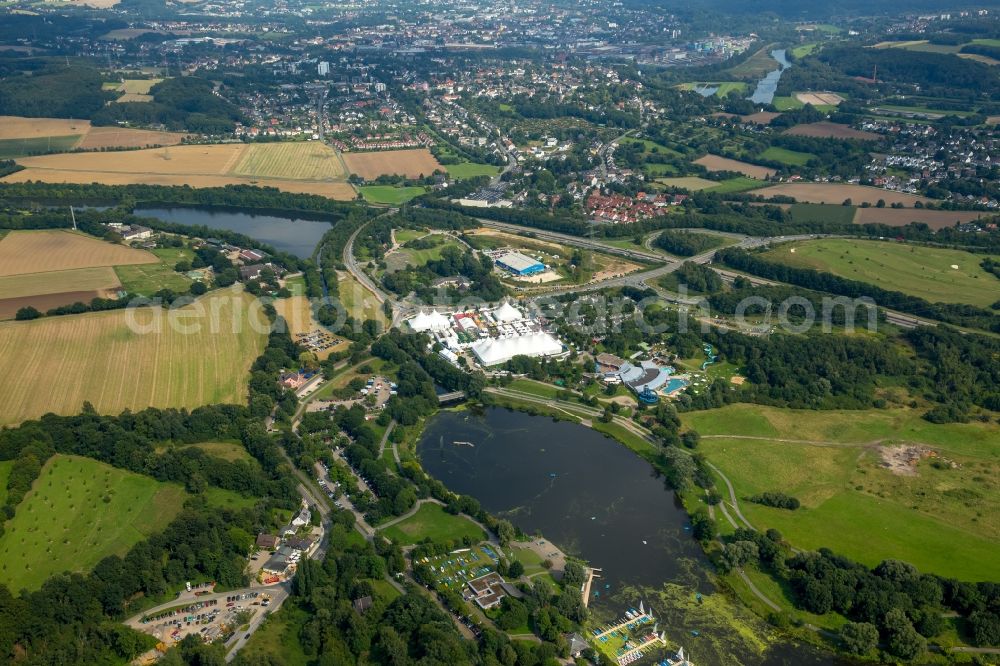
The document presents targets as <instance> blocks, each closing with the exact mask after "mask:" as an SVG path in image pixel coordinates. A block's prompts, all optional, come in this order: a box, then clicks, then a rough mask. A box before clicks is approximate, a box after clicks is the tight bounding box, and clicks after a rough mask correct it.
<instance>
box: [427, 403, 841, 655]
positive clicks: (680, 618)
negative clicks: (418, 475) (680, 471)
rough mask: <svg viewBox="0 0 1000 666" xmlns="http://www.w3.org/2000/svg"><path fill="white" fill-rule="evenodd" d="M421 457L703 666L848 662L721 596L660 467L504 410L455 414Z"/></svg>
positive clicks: (608, 613)
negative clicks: (592, 578)
mask: <svg viewBox="0 0 1000 666" xmlns="http://www.w3.org/2000/svg"><path fill="white" fill-rule="evenodd" d="M454 442H472V443H473V446H472V447H469V446H456V445H455V444H454ZM417 453H418V455H419V457H420V460H421V463H422V464H423V466H424V469H426V470H427V472H428V473H429V474H431V475H432V476H434V477H435V478H437V479H440V480H441V481H442V482H443V483H444V484H445V485H447V486H448V488H450V489H451V490H453V491H455V492H458V493H463V494H468V495H471V496H473V497H475V498H476V499H477V500H479V502H480V503H481V504H482V506H483V508H485V509H486V510H487V511H489V512H491V513H493V514H495V515H498V516H503V517H506V518H508V519H510V520H511V521H512V522H513V523H514V524H515V525H517V526H518V527H519V528H520V529H522V530H523V531H525V532H527V533H529V534H530V533H535V532H541V533H542V534H544V536H545V537H546V538H548V539H550V540H551V541H552V542H553V543H555V544H557V545H558V546H559V547H560V548H562V549H563V550H564V551H566V552H567V553H568V554H571V555H575V556H578V557H581V558H583V559H585V560H587V561H588V562H589V563H590V564H591V565H593V566H595V567H599V568H602V569H603V577H602V578H600V579H598V580H597V581H596V583H595V586H594V591H595V592H596V595H594V596H592V598H591V604H590V606H591V610H592V611H593V612H594V613H595V614H596V615H597V616H598V617H601V618H605V617H606V618H607V619H611V617H612V616H616V615H617V614H619V613H620V612H621V611H622V610H623V609H624V608H626V607H628V606H630V605H635V604H637V603H638V601H639V600H640V599H641V600H643V601H645V602H646V604H647V605H651V606H652V608H653V609H654V610H655V613H656V616H657V618H658V619H659V622H660V628H661V629H664V630H665V631H666V632H667V636H668V638H669V639H670V640H671V642H672V643H673V644H674V645H675V646H676V645H683V646H684V648H685V650H686V651H689V652H690V653H691V654H692V659H693V661H694V663H696V664H698V666H723V665H724V666H732V665H733V664H745V665H754V666H756V665H761V666H764V665H768V666H769V665H787V666H792V665H796V666H799V665H803V666H806V665H820V664H823V665H827V664H831V665H832V664H843V663H846V662H841V661H838V660H837V659H836V658H834V657H832V656H830V655H827V654H824V653H821V652H819V651H818V650H816V649H814V648H812V647H809V646H799V645H792V644H789V643H787V642H783V641H782V640H781V639H779V638H777V637H776V636H775V635H774V632H773V630H772V629H771V628H770V627H769V626H768V625H767V624H766V623H764V622H763V621H761V620H760V619H759V618H757V617H756V616H754V615H753V614H752V613H750V612H749V611H748V610H746V609H744V608H741V607H739V606H738V605H737V604H735V603H734V602H732V601H731V600H730V599H729V598H728V597H727V596H725V595H724V594H722V593H720V592H719V591H718V590H716V588H715V586H714V585H713V583H712V582H711V579H710V576H709V574H708V571H709V568H710V565H709V563H708V561H707V559H706V558H705V555H704V554H703V552H702V550H701V548H700V547H699V546H698V544H697V543H696V542H695V541H694V540H693V539H692V538H691V536H690V527H689V524H688V519H687V515H686V513H685V512H684V510H683V508H682V507H681V506H680V505H679V503H677V502H676V500H675V496H674V494H673V492H671V491H670V490H668V489H667V488H666V487H665V486H664V483H663V480H662V479H661V478H658V477H657V475H656V473H655V470H653V468H652V467H651V466H650V465H649V463H647V462H646V461H645V460H643V459H641V458H640V457H638V456H636V455H635V454H633V453H632V452H631V451H629V450H628V449H627V448H625V447H624V446H622V445H620V444H618V443H617V442H615V441H614V440H612V439H610V438H608V437H605V436H604V435H602V434H600V433H598V432H596V431H594V430H591V429H589V428H586V427H584V426H581V425H577V424H574V423H566V422H557V421H554V420H552V419H550V418H548V417H544V416H530V415H528V414H524V413H521V412H515V411H511V410H507V409H502V408H493V407H491V408H486V409H484V410H478V411H473V410H465V411H445V412H441V413H440V414H438V415H437V416H435V417H434V418H433V419H432V420H431V421H430V422H429V423H428V425H427V428H426V429H425V431H424V433H423V436H422V438H421V440H420V442H419V444H418V447H417ZM699 594H700V595H701V596H700V599H699V597H698V595H699ZM692 631H696V632H698V633H699V635H698V636H697V637H695V636H694V635H693V634H692Z"/></svg>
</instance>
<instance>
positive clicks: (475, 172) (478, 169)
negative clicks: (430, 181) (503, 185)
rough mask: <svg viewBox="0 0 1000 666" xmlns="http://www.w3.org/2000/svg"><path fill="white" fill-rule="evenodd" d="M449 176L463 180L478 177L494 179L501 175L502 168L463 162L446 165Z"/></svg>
mask: <svg viewBox="0 0 1000 666" xmlns="http://www.w3.org/2000/svg"><path fill="white" fill-rule="evenodd" d="M444 168H445V169H446V170H447V171H448V175H449V176H451V177H452V178H457V179H459V180H461V179H462V178H475V177H476V176H490V177H493V176H495V175H497V174H498V173H500V167H498V166H494V165H492V164H476V163H475V162H462V163H461V164H446V165H445V167H444Z"/></svg>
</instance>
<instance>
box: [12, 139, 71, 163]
mask: <svg viewBox="0 0 1000 666" xmlns="http://www.w3.org/2000/svg"><path fill="white" fill-rule="evenodd" d="M81 136H82V135H80V134H71V135H69V136H45V137H40V138H34V139H0V159H3V160H9V159H13V158H15V157H26V156H28V155H42V154H44V153H59V152H65V151H67V150H73V149H74V148H75V147H76V145H77V144H78V143H79V142H80V138H81Z"/></svg>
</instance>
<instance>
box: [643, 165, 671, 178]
mask: <svg viewBox="0 0 1000 666" xmlns="http://www.w3.org/2000/svg"><path fill="white" fill-rule="evenodd" d="M639 168H640V169H642V171H643V173H645V174H646V175H647V176H648V177H650V178H660V177H661V176H667V177H670V176H676V175H677V174H678V173H680V171H678V169H677V167H675V166H674V165H673V164H657V163H655V162H646V163H645V164H643V165H642V166H641V167H639Z"/></svg>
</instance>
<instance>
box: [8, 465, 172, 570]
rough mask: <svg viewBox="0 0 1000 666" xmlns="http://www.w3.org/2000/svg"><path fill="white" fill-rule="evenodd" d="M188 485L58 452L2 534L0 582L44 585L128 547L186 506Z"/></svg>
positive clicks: (87, 568)
mask: <svg viewBox="0 0 1000 666" xmlns="http://www.w3.org/2000/svg"><path fill="white" fill-rule="evenodd" d="M185 499H186V493H185V492H184V490H183V488H181V487H180V486H178V485H174V484H166V483H160V482H159V481H156V480H155V479H153V478H151V477H148V476H142V475H139V474H133V473H131V472H127V471H125V470H122V469H118V468H115V467H111V466H110V465H105V464H104V463H101V462H98V461H96V460H91V459H90V458H82V457H79V456H66V455H55V456H53V457H52V458H50V459H49V460H48V462H46V463H45V465H44V466H43V467H42V472H41V475H40V476H39V477H38V479H37V480H36V481H35V483H34V484H33V485H32V487H31V490H30V491H28V494H27V495H25V497H24V500H23V501H22V502H21V504H20V505H18V507H17V511H16V513H15V515H14V518H13V519H12V520H10V521H9V522H8V523H7V524H6V526H5V528H6V531H5V533H4V535H3V537H0V560H2V562H3V564H2V565H0V583H4V584H6V585H7V587H9V588H10V589H11V590H21V589H23V588H27V589H29V590H33V589H37V588H39V587H41V584H42V583H43V582H44V581H45V579H46V578H48V577H49V576H52V575H53V574H56V573H59V572H61V571H89V570H90V569H91V568H92V567H93V566H94V565H95V564H97V563H98V562H100V561H101V560H102V559H103V558H105V557H107V556H108V555H125V553H126V552H128V549H129V548H131V547H132V546H133V545H135V544H136V543H138V542H139V541H142V540H143V539H145V538H147V537H148V536H150V535H151V534H155V533H156V532H159V531H161V530H162V529H163V528H164V527H165V526H166V525H167V524H168V523H169V522H170V521H171V520H173V519H174V517H175V516H177V514H178V513H180V510H181V507H182V506H183V504H184V500H185Z"/></svg>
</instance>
